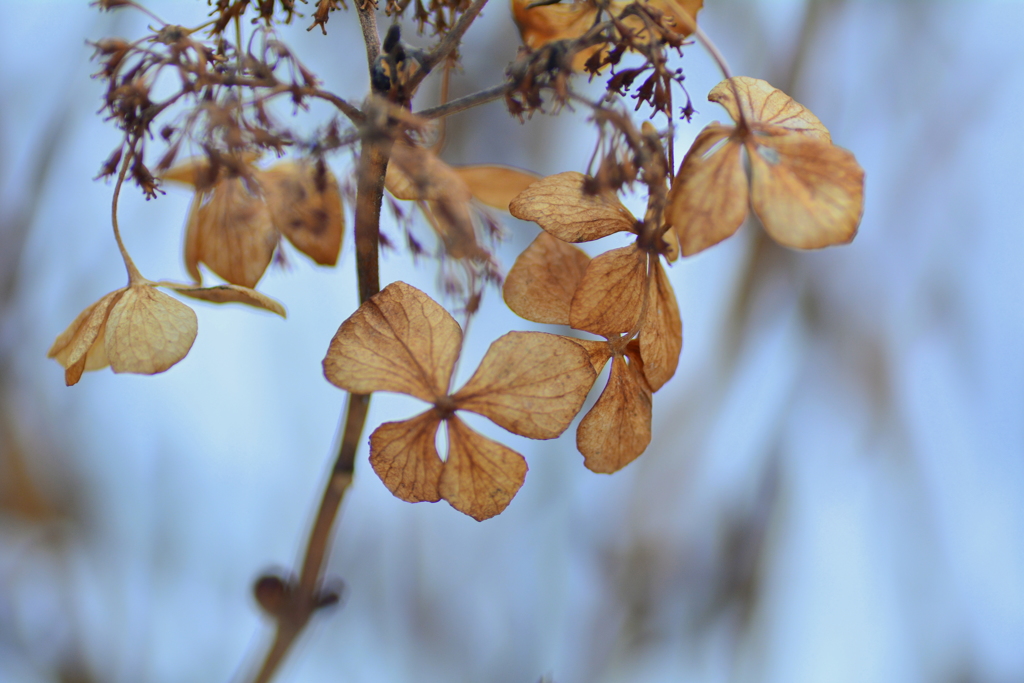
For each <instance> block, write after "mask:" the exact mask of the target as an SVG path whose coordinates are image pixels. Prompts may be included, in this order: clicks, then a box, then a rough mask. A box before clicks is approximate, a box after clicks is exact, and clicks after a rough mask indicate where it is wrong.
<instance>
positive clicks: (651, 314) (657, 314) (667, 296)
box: [640, 259, 683, 391]
mask: <svg viewBox="0 0 1024 683" xmlns="http://www.w3.org/2000/svg"><path fill="white" fill-rule="evenodd" d="M651 271H652V272H651V279H650V283H649V287H650V289H649V290H648V294H647V297H648V298H647V316H646V317H645V318H644V324H643V326H642V327H641V328H640V355H641V356H642V357H643V359H644V376H645V377H646V378H647V381H648V383H649V384H650V385H651V390H653V391H657V390H658V389H660V388H661V387H662V386H663V385H664V384H665V382H667V381H669V380H670V379H672V375H674V374H676V367H677V366H678V365H679V354H680V353H681V352H682V350H683V321H682V319H681V318H680V317H679V304H677V303H676V295H675V292H673V291H672V283H671V282H669V280H668V275H667V274H666V273H665V269H664V268H662V266H661V263H660V262H659V261H658V259H653V260H652V262H651Z"/></svg>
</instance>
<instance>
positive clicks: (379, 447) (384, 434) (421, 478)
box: [370, 408, 444, 503]
mask: <svg viewBox="0 0 1024 683" xmlns="http://www.w3.org/2000/svg"><path fill="white" fill-rule="evenodd" d="M440 424H441V418H440V417H438V415H437V412H436V411H434V409H433V408H431V409H430V410H428V411H427V412H425V413H421V414H419V415H417V416H416V417H414V418H412V419H409V420H403V421H401V422H385V423H384V424H382V425H381V426H380V427H377V429H376V430H375V431H374V432H373V434H371V435H370V464H371V465H372V466H373V471H374V472H376V473H377V476H378V477H380V480H381V481H382V482H384V485H385V486H387V487H388V490H389V491H391V493H393V494H395V496H396V497H398V498H401V499H402V500H404V501H408V502H410V503H418V502H421V501H427V502H430V503H433V502H436V501H438V500H441V493H440V491H439V490H438V484H439V483H440V481H441V469H442V467H444V463H442V462H441V457H440V456H439V455H438V454H437V446H436V444H435V437H436V436H437V428H438V426H439V425H440Z"/></svg>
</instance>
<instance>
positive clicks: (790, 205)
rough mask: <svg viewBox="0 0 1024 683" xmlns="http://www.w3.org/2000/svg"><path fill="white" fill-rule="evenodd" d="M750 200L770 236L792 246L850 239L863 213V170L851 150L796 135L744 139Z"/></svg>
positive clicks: (814, 246) (807, 246) (811, 246)
mask: <svg viewBox="0 0 1024 683" xmlns="http://www.w3.org/2000/svg"><path fill="white" fill-rule="evenodd" d="M747 150H748V153H749V156H750V169H751V176H752V177H751V204H752V205H753V208H754V212H755V213H756V214H757V216H758V218H760V219H761V223H763V224H764V229H765V230H766V231H767V232H768V234H769V235H771V236H772V238H773V239H774V240H775V241H776V242H778V243H779V244H782V245H784V246H787V247H793V248H794V249H819V248H821V247H827V246H830V245H833V244H845V243H847V242H850V241H851V240H852V239H853V238H854V236H855V235H856V234H857V226H859V225H860V219H861V216H862V215H863V212H864V170H863V169H862V168H861V167H860V166H859V165H858V164H857V160H856V159H855V158H854V156H853V154H851V153H850V152H848V151H847V150H845V149H843V148H842V147H836V146H835V145H831V144H828V143H825V142H820V141H818V140H813V139H808V138H806V137H804V136H801V135H770V136H758V137H756V138H754V139H752V140H750V141H748V143H747Z"/></svg>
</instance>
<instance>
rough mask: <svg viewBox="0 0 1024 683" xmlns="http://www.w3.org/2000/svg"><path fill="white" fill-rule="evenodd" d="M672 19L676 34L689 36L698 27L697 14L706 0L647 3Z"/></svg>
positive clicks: (673, 0) (671, 0)
mask: <svg viewBox="0 0 1024 683" xmlns="http://www.w3.org/2000/svg"><path fill="white" fill-rule="evenodd" d="M623 4H629V3H623ZM647 4H649V5H651V6H652V7H655V8H657V9H659V10H661V11H662V12H664V13H665V14H667V15H668V16H669V17H671V22H670V23H671V28H672V31H673V32H674V33H678V34H679V35H681V36H688V35H690V34H691V33H693V28H694V27H695V26H696V25H697V20H696V19H695V18H694V17H696V16H697V12H698V11H699V10H700V9H701V8H702V7H703V6H704V0H649V2H648V3H647Z"/></svg>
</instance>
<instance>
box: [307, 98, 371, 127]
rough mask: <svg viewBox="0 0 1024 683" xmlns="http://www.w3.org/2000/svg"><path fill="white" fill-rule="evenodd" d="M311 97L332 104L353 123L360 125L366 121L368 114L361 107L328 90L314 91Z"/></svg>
mask: <svg viewBox="0 0 1024 683" xmlns="http://www.w3.org/2000/svg"><path fill="white" fill-rule="evenodd" d="M310 95H311V96H313V97H316V98H318V99H321V100H324V101H326V102H330V103H331V104H333V105H334V106H335V107H337V108H338V111H340V112H341V113H342V114H344V115H345V116H347V117H348V118H349V120H351V121H352V123H356V124H358V123H363V122H364V121H366V114H364V113H363V112H362V110H360V109H359V107H357V106H355V105H354V104H352V103H351V102H348V101H346V100H343V99H341V98H340V97H338V96H337V95H335V94H334V93H331V92H327V91H326V90H314V91H313V92H311V93H310Z"/></svg>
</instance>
